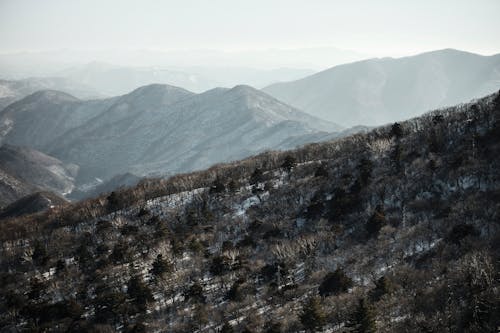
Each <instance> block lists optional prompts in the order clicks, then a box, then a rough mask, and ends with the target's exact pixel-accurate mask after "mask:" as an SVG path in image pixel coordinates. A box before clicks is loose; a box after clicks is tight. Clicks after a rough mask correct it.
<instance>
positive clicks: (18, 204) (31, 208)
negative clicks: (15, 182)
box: [0, 192, 68, 223]
mask: <svg viewBox="0 0 500 333" xmlns="http://www.w3.org/2000/svg"><path fill="white" fill-rule="evenodd" d="M67 203H68V201H67V200H66V199H64V198H63V197H61V196H58V195H56V194H54V193H52V192H35V193H31V194H28V195H27V196H24V197H22V198H21V199H19V200H16V201H14V202H12V203H10V204H9V205H8V206H6V207H4V208H2V209H0V220H1V219H7V218H13V217H17V216H21V215H25V214H34V213H38V212H43V211H46V210H48V209H53V208H55V207H57V206H62V205H65V204H67ZM0 223H1V222H0Z"/></svg>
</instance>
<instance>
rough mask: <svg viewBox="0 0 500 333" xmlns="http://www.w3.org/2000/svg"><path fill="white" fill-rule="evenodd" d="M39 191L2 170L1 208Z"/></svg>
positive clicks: (0, 178)
mask: <svg viewBox="0 0 500 333" xmlns="http://www.w3.org/2000/svg"><path fill="white" fill-rule="evenodd" d="M37 190H38V189H37V188H36V187H35V186H34V185H31V184H28V183H26V182H24V181H22V180H20V179H18V178H16V177H15V176H13V175H11V174H10V173H8V172H6V171H5V170H2V169H1V168H0V208H2V207H4V206H7V205H8V204H10V203H12V202H14V201H16V200H18V199H20V198H22V197H24V196H26V195H29V194H30V193H33V192H35V191H37Z"/></svg>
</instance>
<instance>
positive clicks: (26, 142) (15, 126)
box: [0, 90, 114, 152]
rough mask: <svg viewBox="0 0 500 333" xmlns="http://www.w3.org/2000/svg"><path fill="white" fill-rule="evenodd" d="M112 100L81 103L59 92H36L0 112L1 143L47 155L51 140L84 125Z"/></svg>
mask: <svg viewBox="0 0 500 333" xmlns="http://www.w3.org/2000/svg"><path fill="white" fill-rule="evenodd" d="M113 101H114V99H113V98H110V99H105V100H96V101H80V100H79V99H77V98H76V97H73V96H71V95H69V94H67V93H63V92H60V91H53V90H45V91H38V92H36V93H34V94H32V95H29V96H27V97H25V98H24V99H22V100H21V101H18V102H15V103H13V104H11V105H9V106H8V107H6V108H5V109H4V110H3V111H1V112H0V142H1V141H6V142H8V143H10V144H13V145H16V146H27V147H32V148H35V149H38V150H42V151H45V152H46V151H47V150H48V147H51V144H52V141H53V140H54V139H56V138H57V137H59V136H61V135H62V134H64V133H65V132H66V131H68V130H70V129H73V128H76V127H78V126H81V125H83V124H84V123H85V122H86V121H88V120H89V119H91V118H93V117H95V116H96V115H98V114H100V113H101V112H103V111H104V110H105V109H106V108H107V107H109V106H110V105H112V103H113Z"/></svg>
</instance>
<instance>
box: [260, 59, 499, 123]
mask: <svg viewBox="0 0 500 333" xmlns="http://www.w3.org/2000/svg"><path fill="white" fill-rule="evenodd" d="M499 86H500V54H497V55H493V56H481V55H477V54H473V53H468V52H463V51H458V50H453V49H445V50H439V51H433V52H428V53H423V54H419V55H416V56H410V57H404V58H397V59H394V58H381V59H368V60H364V61H359V62H354V63H349V64H344V65H339V66H335V67H332V68H330V69H327V70H324V71H321V72H319V73H316V74H313V75H311V76H307V77H305V78H302V79H300V80H296V81H291V82H283V83H276V84H273V85H270V86H268V87H266V88H264V89H263V90H264V91H265V92H267V93H268V94H270V95H272V96H274V97H276V98H278V99H279V100H281V101H283V102H285V103H288V104H290V105H292V106H295V107H297V108H299V109H301V110H303V111H305V112H307V113H309V114H311V115H314V116H316V117H319V118H322V119H326V120H329V121H333V122H336V123H338V124H341V125H343V126H347V127H350V126H355V125H368V126H374V125H381V124H385V123H389V122H393V121H400V120H404V119H408V118H411V117H415V116H418V115H420V114H422V113H423V112H425V111H428V110H432V109H436V108H441V107H444V106H449V105H455V104H458V103H464V102H467V101H469V100H471V99H473V98H478V97H481V96H483V95H486V94H490V93H492V92H494V91H496V90H498V87H499Z"/></svg>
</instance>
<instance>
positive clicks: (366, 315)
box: [348, 298, 377, 333]
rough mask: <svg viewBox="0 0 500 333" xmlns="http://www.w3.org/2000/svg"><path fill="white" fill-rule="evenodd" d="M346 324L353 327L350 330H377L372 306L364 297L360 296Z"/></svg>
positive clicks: (357, 331) (368, 332) (368, 331)
mask: <svg viewBox="0 0 500 333" xmlns="http://www.w3.org/2000/svg"><path fill="white" fill-rule="evenodd" d="M348 326H349V327H351V328H352V329H353V330H352V331H353V332H356V333H375V332H377V327H376V324H375V315H374V313H373V308H372V307H371V306H370V304H369V303H368V302H367V301H366V299H364V298H362V299H360V300H359V302H358V306H357V307H356V311H355V312H354V313H353V315H352V318H351V320H350V321H349V324H348Z"/></svg>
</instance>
